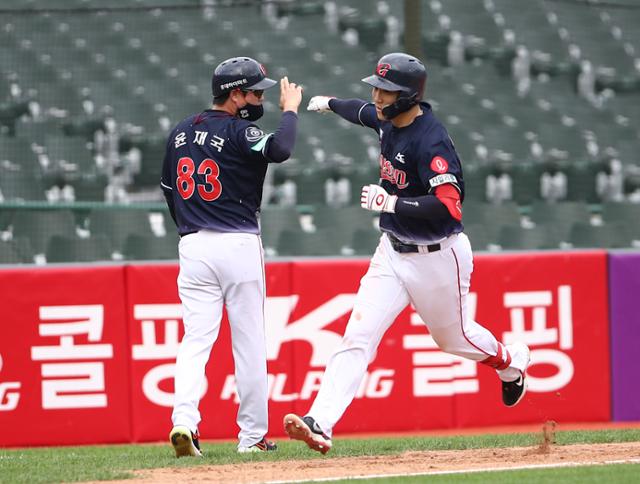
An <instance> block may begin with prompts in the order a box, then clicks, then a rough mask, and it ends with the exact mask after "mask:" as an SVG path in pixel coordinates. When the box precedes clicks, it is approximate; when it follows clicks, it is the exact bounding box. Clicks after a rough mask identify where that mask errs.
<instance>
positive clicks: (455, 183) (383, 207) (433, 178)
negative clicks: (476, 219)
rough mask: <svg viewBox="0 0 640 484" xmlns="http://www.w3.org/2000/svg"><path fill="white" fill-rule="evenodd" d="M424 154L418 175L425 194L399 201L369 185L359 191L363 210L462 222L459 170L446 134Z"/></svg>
mask: <svg viewBox="0 0 640 484" xmlns="http://www.w3.org/2000/svg"><path fill="white" fill-rule="evenodd" d="M424 152H425V158H426V159H425V160H424V161H421V162H419V164H418V174H419V176H420V179H421V180H422V182H423V183H424V185H425V186H426V187H427V194H426V195H422V196H419V197H402V198H398V197H397V196H396V195H390V194H388V193H387V192H386V191H385V190H384V188H382V187H380V186H378V185H368V186H366V187H363V189H362V197H361V205H362V207H363V208H367V209H369V210H375V211H380V212H393V213H397V214H398V215H401V216H405V217H413V218H421V219H429V220H446V219H447V218H453V219H455V220H457V221H458V222H459V221H461V220H462V205H461V202H462V199H461V196H462V195H461V194H462V192H461V188H460V187H461V183H460V181H459V180H458V177H459V176H460V177H461V175H462V171H461V169H460V160H459V159H458V155H457V154H456V151H455V148H454V146H453V143H452V142H451V139H450V138H449V136H448V135H447V134H446V132H445V133H443V136H442V137H441V138H440V139H439V140H438V141H436V142H435V143H433V144H432V145H430V146H428V147H426V149H425V150H424Z"/></svg>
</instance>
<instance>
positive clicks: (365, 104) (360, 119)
mask: <svg viewBox="0 0 640 484" xmlns="http://www.w3.org/2000/svg"><path fill="white" fill-rule="evenodd" d="M369 104H373V103H364V104H363V105H362V106H360V109H358V121H360V124H361V125H362V126H364V127H365V128H366V127H367V126H366V125H365V124H364V123H363V122H362V118H361V117H360V114H361V113H362V110H363V109H364V108H365V106H367V105H369Z"/></svg>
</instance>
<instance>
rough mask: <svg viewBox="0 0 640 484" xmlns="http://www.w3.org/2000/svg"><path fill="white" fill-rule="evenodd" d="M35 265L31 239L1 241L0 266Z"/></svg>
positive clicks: (20, 238)
mask: <svg viewBox="0 0 640 484" xmlns="http://www.w3.org/2000/svg"><path fill="white" fill-rule="evenodd" d="M23 263H33V251H32V250H31V244H30V243H29V239H27V238H25V237H16V238H14V239H12V240H0V264H23Z"/></svg>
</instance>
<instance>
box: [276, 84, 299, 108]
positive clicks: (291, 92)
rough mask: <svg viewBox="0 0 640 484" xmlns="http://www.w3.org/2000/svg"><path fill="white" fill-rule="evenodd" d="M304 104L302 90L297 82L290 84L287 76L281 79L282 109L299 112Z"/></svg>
mask: <svg viewBox="0 0 640 484" xmlns="http://www.w3.org/2000/svg"><path fill="white" fill-rule="evenodd" d="M301 102H302V88H301V87H300V86H298V85H297V84H296V83H295V82H289V78H288V77H287V76H285V77H283V78H282V79H280V109H282V110H283V111H293V112H294V113H297V112H298V107H299V106H300V103H301Z"/></svg>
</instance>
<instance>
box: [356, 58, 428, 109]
mask: <svg viewBox="0 0 640 484" xmlns="http://www.w3.org/2000/svg"><path fill="white" fill-rule="evenodd" d="M362 81H363V82H366V83H367V84H369V85H370V86H373V87H377V88H379V89H384V90H385V91H398V92H400V95H399V96H398V99H397V100H396V102H394V103H393V104H391V105H390V106H386V107H385V108H384V109H383V110H382V114H384V116H385V117H386V118H387V119H392V118H395V117H396V116H397V115H398V114H400V113H403V112H405V111H408V110H409V109H411V108H412V107H413V106H415V105H416V104H418V103H419V102H420V100H421V99H422V94H423V93H424V85H425V82H426V81H427V70H426V69H425V67H424V64H423V63H422V62H420V60H418V59H416V58H415V57H413V56H411V55H409V54H403V53H401V52H394V53H392V54H387V55H384V56H382V57H381V58H380V60H379V61H378V65H376V69H375V71H374V73H373V75H372V76H369V77H365V78H364V79H362Z"/></svg>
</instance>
